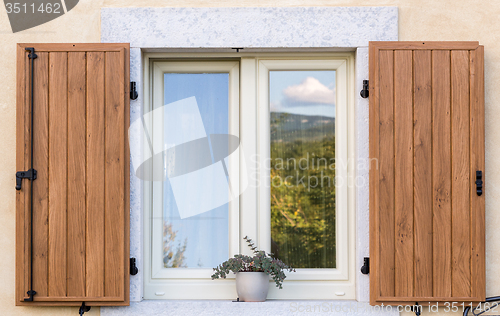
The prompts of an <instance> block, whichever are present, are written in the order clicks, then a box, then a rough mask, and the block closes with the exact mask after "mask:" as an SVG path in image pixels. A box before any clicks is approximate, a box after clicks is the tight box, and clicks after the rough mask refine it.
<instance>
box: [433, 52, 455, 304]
mask: <svg viewBox="0 0 500 316" xmlns="http://www.w3.org/2000/svg"><path fill="white" fill-rule="evenodd" d="M450 93H451V80H450V51H446V50H441V51H433V52H432V135H433V138H432V170H433V175H432V178H433V180H432V187H433V212H434V220H433V233H432V236H433V258H434V261H433V275H435V276H439V277H436V278H433V290H434V296H440V297H451V99H450Z"/></svg>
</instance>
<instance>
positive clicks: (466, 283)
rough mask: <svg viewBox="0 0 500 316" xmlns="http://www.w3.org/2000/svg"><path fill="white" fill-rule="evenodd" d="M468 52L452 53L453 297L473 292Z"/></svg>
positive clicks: (458, 51)
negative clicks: (471, 270) (471, 272)
mask: <svg viewBox="0 0 500 316" xmlns="http://www.w3.org/2000/svg"><path fill="white" fill-rule="evenodd" d="M469 89H470V86H469V51H467V50H453V51H452V52H451V133H452V135H451V136H452V142H451V148H452V151H451V155H452V165H451V169H452V184H451V187H452V193H451V196H452V200H451V209H452V219H451V221H452V249H451V252H452V274H451V275H452V296H469V295H470V294H471V293H470V291H471V288H470V285H471V283H470V282H471V275H470V260H471V256H470V255H471V241H470V229H471V225H470V187H471V185H472V182H471V181H470V148H469V146H470V134H469V132H470V127H469V123H470V121H469V117H470V107H469V100H470V99H469V98H470V96H469Z"/></svg>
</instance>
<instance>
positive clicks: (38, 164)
mask: <svg viewBox="0 0 500 316" xmlns="http://www.w3.org/2000/svg"><path fill="white" fill-rule="evenodd" d="M37 55H38V58H37V59H36V60H35V61H36V62H35V64H34V66H35V82H34V84H35V87H36V88H35V90H34V103H35V106H34V131H33V132H34V133H33V134H34V135H33V136H34V142H33V149H34V150H33V167H34V168H35V170H37V172H38V174H37V179H36V181H35V182H34V183H33V243H34V246H33V288H34V289H36V292H37V296H38V297H42V296H47V295H48V273H49V270H48V254H49V253H48V240H49V221H48V220H49V200H48V198H49V147H48V145H49V142H48V137H49V54H48V53H37Z"/></svg>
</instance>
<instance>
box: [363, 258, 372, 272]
mask: <svg viewBox="0 0 500 316" xmlns="http://www.w3.org/2000/svg"><path fill="white" fill-rule="evenodd" d="M361 273H363V274H369V273H370V258H368V257H365V258H364V259H363V266H362V267H361Z"/></svg>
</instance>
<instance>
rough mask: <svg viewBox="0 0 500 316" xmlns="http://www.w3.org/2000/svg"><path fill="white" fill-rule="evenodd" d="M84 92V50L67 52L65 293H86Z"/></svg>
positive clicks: (76, 294)
mask: <svg viewBox="0 0 500 316" xmlns="http://www.w3.org/2000/svg"><path fill="white" fill-rule="evenodd" d="M85 94H86V54H85V53H84V52H70V53H68V126H69V128H68V296H85V226H86V224H85V202H86V201H85V190H86V188H85V174H86V173H85V172H86V165H85V156H86V142H85V140H86V113H85V112H86V109H85V100H86V96H85ZM69 253H71V254H69Z"/></svg>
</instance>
